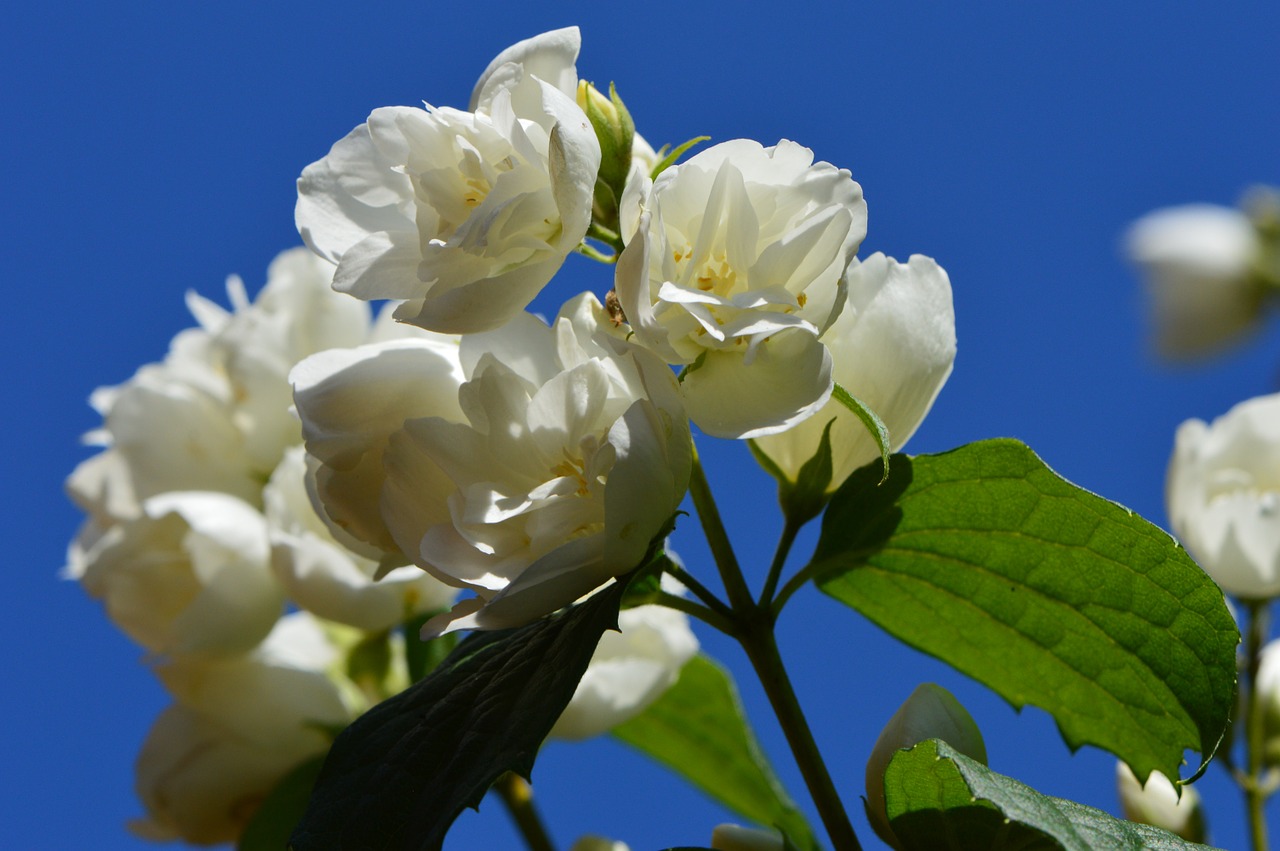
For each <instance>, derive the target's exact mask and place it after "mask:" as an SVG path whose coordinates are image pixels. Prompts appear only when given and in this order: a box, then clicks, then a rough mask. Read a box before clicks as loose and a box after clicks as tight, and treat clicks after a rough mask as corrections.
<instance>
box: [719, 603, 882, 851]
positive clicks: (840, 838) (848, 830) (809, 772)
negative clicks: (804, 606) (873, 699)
mask: <svg viewBox="0 0 1280 851" xmlns="http://www.w3.org/2000/svg"><path fill="white" fill-rule="evenodd" d="M760 614H761V615H763V617H758V618H756V619H754V620H753V621H752V623H751V624H748V625H746V626H747V627H748V628H747V629H746V630H744V632H743V634H742V635H741V636H740V637H739V639H738V640H739V641H740V642H741V643H742V648H743V649H744V650H746V651H747V658H749V659H750V660H751V665H752V667H754V668H755V670H756V675H757V676H758V677H759V678H760V684H761V685H762V686H764V691H765V694H766V695H768V697H769V704H770V705H771V706H772V707H773V712H774V714H775V715H776V716H778V723H779V724H780V725H781V726H782V732H783V733H784V734H785V735H786V737H787V744H788V745H790V747H791V753H792V755H793V756H794V757H795V760H796V764H797V765H799V766H800V774H801V776H803V777H804V782H805V785H806V786H808V787H809V794H810V795H811V796H812V797H813V802H814V804H815V805H816V806H817V808H818V815H819V816H821V817H822V824H823V826H824V827H825V828H826V829H827V836H829V837H830V838H831V844H832V845H833V846H834V848H835V851H861V849H862V846H861V845H860V844H859V843H858V836H857V834H856V833H854V831H853V824H852V823H851V822H850V821H849V815H848V813H846V812H845V809H844V804H843V803H842V802H841V801H840V795H839V793H838V792H836V786H835V783H834V782H833V781H832V779H831V774H830V773H829V772H828V771H827V766H826V763H825V762H823V760H822V753H821V752H820V751H819V750H818V744H817V742H815V741H814V739H813V733H812V731H811V730H810V729H809V722H808V721H807V720H805V717H804V712H803V710H801V708H800V701H799V700H798V699H797V698H796V693H795V689H794V688H792V686H791V679H790V678H789V677H788V676H787V671H786V668H785V667H784V666H783V664H782V657H781V656H780V655H779V654H778V643H777V641H776V640H775V638H774V635H773V622H772V618H769V617H768V613H767V612H761V613H760Z"/></svg>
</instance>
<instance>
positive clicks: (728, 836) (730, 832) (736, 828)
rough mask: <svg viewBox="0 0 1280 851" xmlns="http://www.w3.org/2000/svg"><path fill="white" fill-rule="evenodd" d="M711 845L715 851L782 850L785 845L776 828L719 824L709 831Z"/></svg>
mask: <svg viewBox="0 0 1280 851" xmlns="http://www.w3.org/2000/svg"><path fill="white" fill-rule="evenodd" d="M711 847H712V848H713V849H715V851H783V848H784V847H785V846H784V845H783V843H782V835H781V834H779V833H778V832H777V831H776V830H760V829H759V828H754V827H742V826H741V825H737V824H720V825H716V828H715V830H713V831H711Z"/></svg>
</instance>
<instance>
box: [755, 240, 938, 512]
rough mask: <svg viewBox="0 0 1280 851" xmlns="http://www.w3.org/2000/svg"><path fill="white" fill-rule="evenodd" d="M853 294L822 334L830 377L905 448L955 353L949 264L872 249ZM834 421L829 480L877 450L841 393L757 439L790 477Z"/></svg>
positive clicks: (896, 447)
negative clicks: (840, 399)
mask: <svg viewBox="0 0 1280 851" xmlns="http://www.w3.org/2000/svg"><path fill="white" fill-rule="evenodd" d="M848 280H849V298H848V301H847V302H846V304H845V307H844V310H843V311H841V313H840V317H839V318H838V319H836V321H835V323H834V324H832V326H831V327H830V328H828V329H827V330H826V332H825V333H824V334H823V335H822V336H821V337H820V338H819V340H821V342H822V343H824V344H825V345H826V347H827V349H828V350H829V351H830V352H831V357H832V359H833V360H834V362H835V380H836V381H837V382H839V384H840V385H841V386H842V387H844V388H845V389H846V390H848V391H849V392H850V393H851V394H853V395H854V396H855V397H857V398H858V399H859V400H861V401H862V402H863V403H864V404H866V405H867V406H868V407H869V408H871V410H873V411H875V412H876V414H877V415H878V416H879V417H880V419H881V421H882V422H884V424H885V426H886V427H887V428H888V430H889V437H890V439H891V440H892V441H893V447H892V448H893V451H895V452H897V451H900V450H901V449H902V447H903V446H904V445H905V444H906V442H907V440H909V439H910V437H911V435H913V434H914V433H915V431H916V429H917V428H918V427H919V425H920V423H921V422H922V421H923V420H924V417H925V414H927V413H928V412H929V409H930V408H931V407H932V406H933V400H934V399H935V398H936V397H937V395H938V392H939V391H940V390H941V389H942V385H943V384H945V383H946V381H947V377H948V376H950V375H951V367H952V364H953V363H954V362H955V357H956V317H955V309H954V308H953V306H952V302H951V282H950V280H949V279H948V278H947V273H946V271H945V270H943V269H942V267H941V266H939V265H938V264H937V263H935V262H934V261H933V260H932V259H930V258H928V257H924V256H922V255H919V254H913V255H912V256H911V259H910V260H909V261H908V262H906V263H899V262H897V261H896V260H894V259H892V258H888V257H885V256H884V255H883V254H873V255H872V256H870V257H868V258H867V259H866V260H865V261H863V262H861V263H857V264H855V265H854V266H853V267H852V268H851V269H850V270H849V274H848ZM833 418H834V419H835V425H833V426H832V427H831V467H832V476H831V485H830V487H829V490H835V489H836V488H838V487H839V486H840V483H841V482H843V481H844V480H845V479H846V478H848V477H849V474H850V473H852V472H853V471H854V470H856V469H858V468H859V467H861V466H862V465H863V464H866V463H868V462H870V461H873V460H875V459H876V458H878V457H880V451H879V448H878V447H877V446H876V442H875V439H874V438H873V437H872V436H871V434H870V433H869V432H868V431H867V429H866V427H865V426H864V425H863V424H862V422H861V421H860V420H859V419H858V418H857V417H856V416H855V415H854V414H853V413H852V412H850V411H849V409H848V408H846V407H844V405H841V404H840V403H839V402H837V401H828V402H827V404H826V405H825V406H824V407H823V408H822V409H821V410H820V411H818V413H816V414H814V415H813V416H812V417H810V418H809V419H807V420H804V421H803V422H801V423H798V424H797V425H795V426H792V427H791V428H790V429H788V430H787V431H784V432H780V433H778V434H772V435H766V436H764V437H758V438H756V445H757V447H758V448H759V449H761V450H762V451H763V452H764V453H765V454H766V455H768V456H769V458H770V459H771V460H772V461H773V462H774V463H775V464H776V465H777V466H778V467H779V468H780V469H781V470H782V472H783V473H784V474H786V475H787V477H788V478H789V479H790V480H791V481H793V482H794V481H795V480H796V477H797V475H798V474H799V471H800V467H801V466H802V465H803V464H804V463H805V462H806V461H808V460H809V459H810V458H812V457H813V455H814V453H816V452H817V451H818V443H819V441H820V440H821V439H822V432H823V429H825V428H826V426H827V423H828V422H830V421H831V420H832V419H833Z"/></svg>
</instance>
